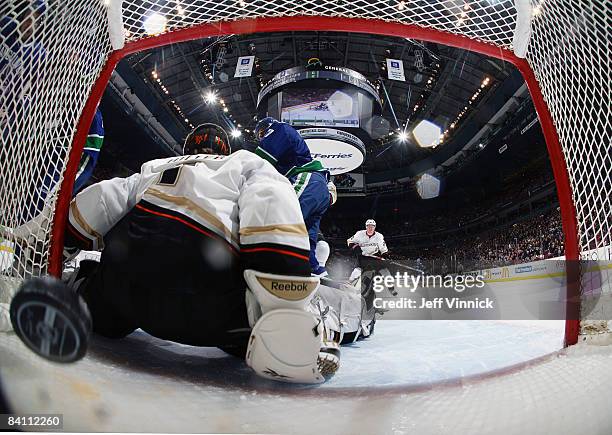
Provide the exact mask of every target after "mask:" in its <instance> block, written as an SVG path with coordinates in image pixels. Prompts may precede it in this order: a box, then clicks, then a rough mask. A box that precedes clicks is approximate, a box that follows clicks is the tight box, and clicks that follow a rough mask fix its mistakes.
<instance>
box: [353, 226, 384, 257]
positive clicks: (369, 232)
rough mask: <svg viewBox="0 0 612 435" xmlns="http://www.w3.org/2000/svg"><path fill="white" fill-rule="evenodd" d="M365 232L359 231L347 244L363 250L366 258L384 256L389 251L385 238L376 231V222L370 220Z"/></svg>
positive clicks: (362, 252)
mask: <svg viewBox="0 0 612 435" xmlns="http://www.w3.org/2000/svg"><path fill="white" fill-rule="evenodd" d="M365 227H366V229H365V230H359V231H357V232H356V233H355V235H354V236H353V237H351V238H349V239H348V240H347V241H346V242H347V243H348V245H349V247H351V248H358V247H359V248H361V254H362V255H365V256H373V255H384V254H386V253H387V252H388V251H389V250H388V249H387V244H386V243H385V237H384V236H383V235H382V234H381V233H379V232H377V231H376V221H375V220H374V219H368V220H367V221H366V223H365Z"/></svg>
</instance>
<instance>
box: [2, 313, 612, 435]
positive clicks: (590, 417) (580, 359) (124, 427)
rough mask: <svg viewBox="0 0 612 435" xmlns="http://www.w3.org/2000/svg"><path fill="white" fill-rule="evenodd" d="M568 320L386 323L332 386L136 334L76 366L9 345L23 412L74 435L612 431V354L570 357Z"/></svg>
mask: <svg viewBox="0 0 612 435" xmlns="http://www.w3.org/2000/svg"><path fill="white" fill-rule="evenodd" d="M563 328H564V322H562V321H546V322H545V321H491V320H486V321H457V320H452V321H440V320H435V321H434V320H410V321H409V320H382V321H379V322H378V323H377V325H376V331H375V334H374V336H372V337H371V338H369V339H367V340H363V341H359V342H357V343H355V344H352V345H349V346H344V347H343V348H342V366H341V369H340V371H339V372H338V373H337V375H336V376H335V377H334V378H333V379H332V380H331V381H329V382H328V383H326V384H324V385H320V386H295V385H287V384H279V383H276V382H272V381H266V380H263V379H259V378H257V377H256V376H255V375H254V374H253V373H252V372H251V370H250V369H249V368H248V367H246V365H245V364H244V362H243V361H241V360H240V359H237V358H234V357H231V356H228V355H227V354H225V353H224V352H222V351H220V350H217V349H212V348H196V347H191V346H184V345H180V344H176V343H171V342H164V341H161V340H158V339H155V338H153V337H150V336H148V335H147V334H145V333H144V332H141V331H137V332H135V333H134V334H132V335H130V336H129V337H127V338H126V339H123V340H119V341H113V340H107V339H102V338H96V339H95V340H94V342H93V344H92V346H91V349H90V352H89V353H88V356H87V357H86V358H85V359H83V360H81V361H79V362H78V363H75V364H71V365H57V364H51V363H48V362H46V361H43V360H42V359H40V358H38V357H36V356H34V355H33V354H32V353H31V352H30V351H29V350H27V349H26V348H25V347H24V346H23V345H22V344H21V342H20V341H19V340H18V339H17V337H16V336H15V335H14V334H0V355H1V357H0V358H1V359H0V374H1V382H2V388H3V390H4V393H5V395H6V396H7V399H8V401H9V404H10V406H11V407H12V410H13V411H14V412H20V413H26V412H27V413H34V412H41V413H52V412H58V413H62V414H63V415H64V427H65V429H67V430H71V431H106V432H130V431H139V432H217V433H219V432H237V433H245V432H248V433H254V432H255V433H258V432H263V433H315V432H317V433H318V432H323V433H330V434H335V433H347V434H365V433H390V434H391V433H392V434H401V433H419V434H429V433H431V434H463V433H465V434H474V433H491V434H493V433H495V434H500V433H502V434H506V433H508V434H514V433H516V434H519V433H520V434H525V433H558V434H559V433H561V434H566V433H567V434H575V433H585V434H586V433H588V434H608V435H609V434H611V433H612V412H610V404H611V403H612V347H611V346H592V345H586V344H579V345H577V346H573V347H571V348H569V349H566V350H561V351H560V349H561V345H562V338H563Z"/></svg>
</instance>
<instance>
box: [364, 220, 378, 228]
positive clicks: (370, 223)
mask: <svg viewBox="0 0 612 435" xmlns="http://www.w3.org/2000/svg"><path fill="white" fill-rule="evenodd" d="M368 225H374V226H376V221H375V220H374V219H368V220H367V221H366V223H365V226H366V228H367V227H368Z"/></svg>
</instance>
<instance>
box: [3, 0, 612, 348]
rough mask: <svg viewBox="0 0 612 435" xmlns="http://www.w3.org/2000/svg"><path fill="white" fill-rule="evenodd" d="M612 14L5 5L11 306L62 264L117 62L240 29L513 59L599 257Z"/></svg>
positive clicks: (607, 225) (445, 4)
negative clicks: (21, 290) (78, 183)
mask: <svg viewBox="0 0 612 435" xmlns="http://www.w3.org/2000/svg"><path fill="white" fill-rule="evenodd" d="M153 14H158V16H159V17H158V21H159V33H158V34H157V35H153V36H151V35H148V34H147V33H146V31H145V27H144V26H143V21H144V19H145V18H147V17H149V16H151V15H153ZM611 18H612V17H611V13H610V7H609V4H608V3H607V2H605V1H602V0H592V1H588V0H584V1H581V0H556V1H547V0H541V1H539V2H538V1H529V0H441V1H438V0H402V1H398V0H350V1H349V0H283V1H280V0H214V1H208V0H193V1H186V0H154V1H147V0H143V1H135V0H128V1H120V0H74V1H70V2H65V1H60V0H7V1H4V2H2V5H1V6H0V20H1V21H0V38H1V39H0V42H1V45H0V50H1V51H0V87H1V92H0V128H1V130H2V133H1V134H2V136H1V137H2V139H1V143H0V171H1V174H2V177H1V181H0V210H1V212H0V231H1V234H0V240H1V241H0V275H1V277H2V279H1V280H0V284H1V285H2V287H1V288H0V302H7V301H8V300H9V299H10V294H11V293H12V291H14V288H15V286H16V285H17V284H18V283H19V282H20V281H21V280H23V279H24V278H26V277H28V276H31V275H39V274H46V273H53V274H58V273H59V272H60V270H61V257H62V243H63V241H62V237H63V236H62V233H63V228H64V226H65V222H66V214H67V208H68V203H69V200H70V198H71V191H72V185H73V180H74V178H75V174H76V169H77V166H78V163H79V159H80V156H81V152H82V148H83V144H84V142H85V137H86V135H87V130H88V127H89V124H90V123H91V120H92V117H93V114H94V111H95V108H96V105H97V104H98V102H99V99H100V98H101V95H102V92H103V90H104V88H105V86H106V83H107V82H108V79H109V77H110V74H111V73H112V70H113V68H114V66H115V65H116V63H117V62H118V61H119V60H120V59H121V58H122V57H125V56H126V55H129V54H130V53H133V52H136V51H139V50H143V49H147V48H151V47H155V46H160V45H164V44H169V43H174V42H180V41H185V40H189V39H196V38H203V37H209V36H220V35H228V34H240V33H255V32H272V31H291V30H328V31H345V32H351V31H352V32H364V33H374V34H385V35H394V36H401V37H406V38H411V39H421V40H428V41H435V42H439V43H445V44H448V45H453V46H457V47H462V48H465V49H470V50H475V51H478V52H481V53H484V54H488V55H490V56H495V57H498V58H503V59H505V60H508V61H510V62H512V63H514V64H515V65H516V66H517V67H518V68H519V70H520V71H521V72H522V73H523V76H524V77H525V80H526V82H527V84H528V86H529V89H530V92H531V95H532V98H533V100H534V104H535V106H536V109H537V111H538V115H539V118H540V122H541V124H542V128H543V130H544V133H545V136H546V140H547V146H548V150H549V154H550V159H551V163H552V165H553V170H554V174H555V179H556V183H557V190H558V194H559V199H560V203H561V212H562V220H563V229H564V233H565V248H566V257H567V258H568V259H572V260H575V259H577V258H579V256H580V255H587V254H588V255H593V253H594V252H595V253H597V255H599V256H600V258H601V256H602V254H603V255H606V249H605V247H606V246H609V245H610V243H611V241H610V233H611V227H612V217H611V211H610V210H611V209H612V199H611V198H612V186H611V183H612V182H611V178H612V177H611V175H612V174H611V171H612V152H611V149H610V143H611V136H612V125H611V124H612V119H611V116H610V101H611V100H612V99H611V92H610V86H611V83H612V78H611V77H610V41H612V37H611V35H610V25H609V24H610V21H611ZM607 255H608V256H609V255H610V253H609V250H608V251H607ZM607 291H610V289H609V284H608V289H607ZM602 309H604V308H602ZM600 313H601V311H600ZM602 318H605V316H604V317H602ZM603 326H604V327H605V325H603ZM590 329H593V327H591V328H590ZM577 339H578V322H577V321H575V320H573V321H572V320H570V321H568V325H567V328H566V342H567V343H570V344H571V343H574V342H576V340H577Z"/></svg>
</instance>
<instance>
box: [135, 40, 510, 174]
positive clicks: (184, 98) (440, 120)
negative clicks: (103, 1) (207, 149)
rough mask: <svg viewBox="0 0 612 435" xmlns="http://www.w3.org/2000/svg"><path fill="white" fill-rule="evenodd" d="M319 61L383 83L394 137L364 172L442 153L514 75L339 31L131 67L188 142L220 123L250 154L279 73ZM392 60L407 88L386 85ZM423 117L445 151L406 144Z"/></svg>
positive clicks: (204, 43) (450, 54) (172, 54)
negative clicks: (398, 63)
mask: <svg viewBox="0 0 612 435" xmlns="http://www.w3.org/2000/svg"><path fill="white" fill-rule="evenodd" d="M246 55H254V56H255V59H256V63H255V68H254V70H253V76H252V77H249V78H241V79H239V78H234V70H235V65H236V61H237V58H238V57H239V56H246ZM314 57H316V58H319V59H320V60H321V61H322V62H323V64H325V65H328V66H338V67H346V68H350V69H353V70H355V71H358V72H360V73H361V74H363V75H364V76H366V77H367V78H368V79H369V80H370V81H371V82H372V83H374V84H375V85H377V86H378V90H379V94H380V96H381V98H382V100H383V113H382V116H383V117H384V118H385V120H386V121H387V122H388V131H389V133H388V134H385V135H384V136H382V138H380V139H377V140H375V141H374V142H373V143H372V144H371V145H370V146H369V147H368V150H367V152H368V158H366V163H365V165H364V168H363V169H364V171H366V172H380V171H385V170H390V169H397V168H402V167H406V166H408V165H410V164H412V163H414V162H415V161H418V160H421V159H423V158H426V157H428V156H429V155H431V154H434V153H437V152H439V151H440V150H442V149H443V148H444V147H445V146H446V145H447V144H449V143H450V142H452V140H453V138H454V137H456V136H457V135H458V134H459V133H460V132H461V131H462V128H463V127H464V126H466V125H468V124H469V123H470V121H471V120H472V119H473V118H474V116H475V114H477V113H479V112H482V111H487V110H489V109H488V108H487V102H488V100H489V99H490V98H491V96H492V95H494V94H495V92H496V90H497V89H498V87H499V86H500V84H501V83H503V82H504V80H506V79H507V78H508V77H509V76H510V75H511V74H512V73H513V71H514V69H513V67H512V65H510V64H509V63H505V62H503V61H500V60H497V59H492V58H488V57H486V56H484V55H480V54H477V53H473V52H469V51H465V50H461V49H457V48H452V47H447V46H444V45H441V44H435V43H429V42H427V43H424V42H420V41H415V40H408V39H405V38H393V37H383V36H377V35H367V34H356V33H333V32H282V33H270V34H252V35H239V36H236V35H234V36H228V37H220V38H207V39H202V40H197V41H191V42H186V43H180V44H174V45H169V46H165V47H160V48H156V49H153V50H149V51H146V52H142V53H138V54H135V55H133V56H130V57H129V58H127V59H126V60H125V61H124V62H127V63H128V64H129V67H130V68H131V69H132V70H133V71H134V72H135V73H136V74H138V75H139V76H140V77H141V78H142V80H143V81H144V82H145V83H146V86H147V87H148V88H149V90H150V92H151V93H152V94H153V95H155V96H156V98H157V99H158V101H159V102H160V103H161V105H162V106H163V107H164V110H166V111H167V112H168V113H170V114H171V115H172V116H171V118H170V119H172V120H173V122H174V123H175V125H174V126H173V128H174V130H175V131H176V129H177V127H178V129H179V131H181V132H182V133H183V136H186V135H187V133H188V132H189V130H190V129H191V126H193V125H198V124H199V123H202V122H218V123H220V124H221V125H224V126H225V127H227V128H228V129H236V130H239V131H240V132H241V134H242V135H241V137H240V138H236V141H235V142H239V143H241V144H242V146H244V147H246V148H248V147H249V146H251V145H250V144H252V143H253V136H252V131H253V128H254V125H255V120H256V116H255V114H256V113H257V110H256V102H257V95H258V93H259V90H260V89H261V88H262V86H263V85H264V84H265V83H266V82H267V81H268V80H269V79H271V78H272V77H273V76H274V75H275V74H276V73H278V72H280V71H283V70H285V69H288V68H291V67H295V66H304V65H306V63H307V62H308V59H310V58H314ZM387 58H393V59H401V60H403V63H404V68H405V73H406V81H405V82H401V81H394V80H389V79H387V71H386V69H385V68H386V59H387ZM486 78H489V81H488V82H487V84H486V86H483V81H484V80H485V79H486ZM478 90H481V91H480V93H479V94H478V96H477V97H476V98H474V99H472V98H473V97H474V94H475V93H476V92H477V91H478ZM213 95H214V98H211V96H213ZM466 108H467V110H466ZM460 114H462V116H461V118H460V119H459V120H457V119H458V116H459V115H460ZM154 115H155V113H154ZM423 119H426V120H430V121H433V122H435V123H436V124H438V125H439V126H440V127H441V128H442V131H445V130H448V133H447V136H446V137H445V138H444V141H443V142H442V143H441V144H440V145H439V146H438V147H437V148H434V149H423V148H420V147H418V146H417V144H416V143H415V141H414V138H413V137H412V136H411V135H408V137H407V139H406V140H404V141H402V140H400V139H399V134H398V133H399V132H400V131H406V132H411V131H412V129H413V128H414V126H415V125H416V124H417V123H418V122H420V121H421V120H423ZM177 139H178V140H180V139H182V138H177Z"/></svg>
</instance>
